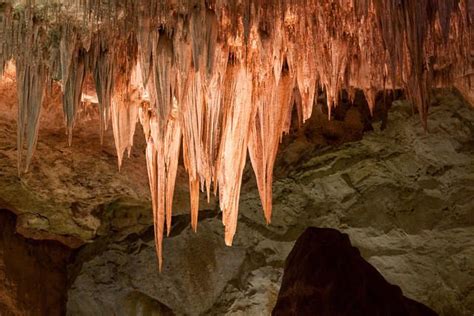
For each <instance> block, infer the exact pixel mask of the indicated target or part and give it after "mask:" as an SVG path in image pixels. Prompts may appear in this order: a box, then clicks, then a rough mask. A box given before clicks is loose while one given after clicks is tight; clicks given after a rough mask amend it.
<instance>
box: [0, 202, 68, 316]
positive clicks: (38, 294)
mask: <svg viewBox="0 0 474 316" xmlns="http://www.w3.org/2000/svg"><path fill="white" fill-rule="evenodd" d="M15 223H16V216H15V215H14V214H12V213H11V212H9V211H7V210H3V209H1V208H0V227H1V229H0V315H2V316H9V315H18V316H22V315H38V316H43V315H45V316H46V315H48V316H60V315H64V314H65V313H66V299H67V270H66V264H67V261H68V259H69V256H70V254H71V251H70V249H68V248H67V247H65V246H64V245H61V244H60V243H59V242H56V241H37V240H29V239H26V238H24V237H22V236H20V235H18V234H17V233H16V232H15Z"/></svg>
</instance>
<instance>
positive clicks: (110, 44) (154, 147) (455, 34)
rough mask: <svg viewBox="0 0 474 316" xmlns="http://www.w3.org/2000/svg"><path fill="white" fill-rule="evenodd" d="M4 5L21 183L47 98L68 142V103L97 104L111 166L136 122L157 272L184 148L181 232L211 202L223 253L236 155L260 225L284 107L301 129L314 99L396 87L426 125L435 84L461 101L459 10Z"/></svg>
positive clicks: (463, 41)
mask: <svg viewBox="0 0 474 316" xmlns="http://www.w3.org/2000/svg"><path fill="white" fill-rule="evenodd" d="M12 2H13V3H4V4H3V5H2V6H1V17H2V19H1V29H0V35H1V43H0V45H1V55H0V59H1V60H0V64H1V65H2V66H3V65H5V64H6V62H7V61H9V60H11V59H13V60H14V62H15V66H16V84H17V87H18V104H19V107H18V168H19V170H20V171H24V170H26V169H27V168H28V165H29V164H30V161H31V158H32V154H33V151H34V149H35V146H36V142H37V137H38V122H39V121H40V114H41V109H42V108H41V104H42V102H43V99H44V98H45V95H48V92H49V90H53V89H54V88H55V87H54V86H55V85H59V86H60V87H61V91H62V95H63V97H62V99H63V110H64V116H65V122H66V127H67V133H68V137H69V143H71V142H72V140H73V138H72V129H73V126H74V124H75V123H76V118H77V112H78V109H79V107H80V103H81V102H82V101H84V102H86V103H95V102H97V103H98V107H99V117H100V120H101V123H100V126H99V131H100V135H101V138H102V135H103V131H104V130H105V129H106V128H107V127H108V125H109V123H110V122H111V125H112V130H113V134H114V138H115V147H116V151H117V155H118V164H119V166H121V164H122V157H123V154H124V152H125V151H127V150H128V151H129V150H130V148H131V146H132V145H133V135H134V132H135V125H136V122H137V120H139V121H140V122H141V124H142V126H143V132H144V135H145V140H146V143H147V148H146V166H147V170H148V178H149V185H150V191H151V197H152V209H153V218H154V223H155V239H156V242H157V252H158V256H159V262H160V266H161V253H162V248H161V243H162V238H163V234H164V231H165V224H166V229H167V233H169V230H170V227H171V215H172V201H173V193H174V187H175V182H176V173H177V168H178V158H179V154H180V151H181V150H182V152H183V161H184V166H185V168H186V170H187V172H188V175H189V192H190V201H191V202H190V205H191V218H192V220H191V223H192V226H193V228H194V229H196V226H197V213H198V210H199V190H200V189H202V190H205V191H206V192H207V194H208V196H209V195H210V194H211V193H212V192H214V193H215V194H217V195H218V198H219V204H220V208H221V210H222V212H223V216H222V221H223V224H224V226H225V241H226V244H227V245H230V244H232V240H233V236H234V234H235V232H236V227H237V216H238V208H239V196H240V190H241V181H242V173H243V169H244V166H245V162H246V159H247V151H248V152H249V156H250V160H251V163H252V166H253V169H254V171H255V175H256V177H257V183H258V189H259V193H260V199H261V201H262V206H263V209H264V212H265V218H266V220H267V222H269V221H270V218H271V211H272V189H271V185H272V179H273V165H274V162H275V157H276V152H277V150H278V146H279V143H280V139H281V137H282V134H284V133H285V132H287V131H288V130H289V128H290V122H291V114H292V113H293V108H294V107H295V108H296V112H297V114H298V121H299V122H300V123H302V122H304V121H305V120H306V119H308V118H309V117H310V116H311V111H312V108H313V103H314V98H315V97H316V95H317V91H319V88H322V89H323V90H324V91H325V93H326V96H327V106H328V116H329V118H331V116H332V115H333V113H332V112H333V109H334V107H336V106H337V104H338V103H339V98H340V97H339V95H340V93H341V91H342V90H346V91H348V92H349V94H350V95H351V96H353V95H354V91H355V89H356V88H358V89H361V90H363V91H364V94H365V97H366V99H367V101H368V103H369V107H370V110H371V111H374V110H375V109H374V107H375V96H376V93H377V92H378V91H380V90H384V89H394V88H403V89H404V90H405V92H406V94H407V96H408V97H409V99H410V100H411V101H412V102H413V104H415V105H416V106H417V108H418V112H419V114H420V117H421V121H422V122H423V124H424V126H425V127H426V120H427V112H428V104H429V90H430V88H431V87H432V86H456V87H458V88H459V90H460V91H461V92H463V93H464V94H465V95H466V96H467V97H468V98H472V84H471V81H472V77H473V58H472V51H473V47H472V45H473V42H474V40H473V36H474V35H473V31H472V28H473V25H472V19H473V15H474V14H473V10H474V8H473V7H472V3H471V1H468V0H436V1H435V0H433V1H431V0H421V1H398V0H390V1H382V0H363V1H355V0H339V1H334V2H328V1H323V0H313V1H284V0H281V1H258V0H255V1H250V0H248V1H239V2H238V1H230V0H229V1H218V0H216V1H207V2H205V3H204V1H171V0H166V1H156V0H141V1H116V2H113V3H112V2H108V4H104V3H103V2H102V1H93V0H88V1H72V0H64V1H56V2H54V4H53V3H52V2H44V3H40V4H38V5H37V6H36V7H31V6H30V3H29V1H27V4H26V6H22V5H21V4H18V3H17V1H12ZM52 81H53V82H54V84H52V83H51V82H52ZM51 86H53V87H51ZM56 89H57V87H56ZM181 148H182V149H181ZM25 152H26V154H25Z"/></svg>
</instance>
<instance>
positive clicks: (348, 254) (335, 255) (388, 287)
mask: <svg viewBox="0 0 474 316" xmlns="http://www.w3.org/2000/svg"><path fill="white" fill-rule="evenodd" d="M272 315H275V316H278V315H282V316H283V315H328V316H329V315H347V316H349V315H387V316H389V315H407V316H409V315H413V316H414V315H426V316H435V315H437V314H436V313H435V312H434V311H432V310H431V309H430V308H428V307H426V306H424V305H423V304H420V303H418V302H416V301H413V300H410V299H408V298H406V297H404V296H403V294H402V291H401V290H400V288H399V287H398V286H396V285H392V284H390V283H388V282H387V281H386V280H385V279H384V278H383V276H382V275H381V274H380V273H379V272H378V271H377V270H376V269H375V268H374V267H373V266H371V265H370V264H369V263H368V262H367V261H365V260H364V259H363V258H362V257H361V255H360V252H359V250H358V249H357V248H355V247H353V246H352V245H351V242H350V240H349V237H348V236H347V235H346V234H341V233H340V232H339V231H337V230H335V229H331V228H316V227H309V228H307V229H306V230H305V231H304V233H303V234H302V235H301V236H300V237H299V238H298V240H297V241H296V243H295V246H294V247H293V249H292V250H291V252H290V254H289V255H288V258H287V259H286V262H285V271H284V273H283V281H282V284H281V288H280V293H279V294H278V300H277V303H276V306H275V308H274V309H273V312H272Z"/></svg>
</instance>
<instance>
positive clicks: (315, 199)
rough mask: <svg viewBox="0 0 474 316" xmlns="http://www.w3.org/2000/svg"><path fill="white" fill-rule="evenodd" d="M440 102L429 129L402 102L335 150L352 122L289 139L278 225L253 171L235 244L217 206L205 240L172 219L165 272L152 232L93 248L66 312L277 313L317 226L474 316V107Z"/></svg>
mask: <svg viewBox="0 0 474 316" xmlns="http://www.w3.org/2000/svg"><path fill="white" fill-rule="evenodd" d="M434 101H435V102H434V103H433V106H432V112H431V114H430V121H429V124H430V126H431V128H430V131H429V133H426V132H425V131H423V128H422V127H421V126H420V125H419V122H418V119H417V117H416V116H413V114H412V109H411V107H410V105H409V104H407V103H405V102H400V101H397V102H395V103H394V105H393V106H392V109H391V111H390V113H389V119H388V122H387V128H386V129H385V130H383V131H381V130H380V127H381V125H382V123H381V122H379V123H375V124H373V127H374V131H373V132H370V133H367V134H365V135H364V137H363V138H362V139H361V140H359V141H355V142H349V143H339V145H338V146H336V147H334V146H329V145H331V142H332V141H334V140H335V139H337V137H336V136H335V135H346V136H347V135H349V131H351V128H350V126H352V125H343V124H342V121H335V125H331V126H330V127H329V126H325V127H317V126H318V124H317V120H316V121H314V122H313V124H312V125H311V124H309V125H308V127H306V128H304V129H303V130H301V131H300V132H298V133H294V134H293V135H292V136H291V137H289V138H287V139H285V141H284V145H283V148H282V151H281V153H280V155H279V158H278V160H277V161H278V162H277V166H276V170H275V172H276V175H277V179H276V180H275V182H274V190H275V195H274V205H275V212H274V217H273V221H272V224H270V225H268V226H267V225H265V221H264V218H263V215H262V214H261V206H260V202H259V196H258V192H257V190H256V184H255V180H254V178H253V175H252V173H251V170H247V171H246V173H245V177H244V186H243V192H242V197H241V201H240V202H241V210H242V212H241V214H240V215H239V228H238V233H237V235H236V240H235V244H234V245H233V246H232V247H225V246H224V244H223V241H222V238H223V232H222V229H221V228H222V222H221V215H220V212H219V211H218V209H217V208H216V207H215V206H214V207H209V209H207V210H205V209H203V210H201V211H200V220H199V229H198V232H197V233H194V232H193V231H192V228H191V227H190V218H189V216H187V215H179V216H175V217H173V223H174V226H173V229H172V234H171V236H170V237H169V238H165V239H164V258H165V260H164V265H163V272H162V273H161V274H159V273H156V271H157V266H156V260H154V258H155V257H154V252H155V249H154V242H153V235H152V230H151V228H150V230H148V231H147V232H144V233H138V234H137V233H135V234H130V235H129V237H127V238H124V236H123V235H121V234H115V233H113V232H112V233H111V234H109V235H108V236H107V237H106V238H102V239H100V240H98V241H97V243H93V244H92V245H89V246H86V247H84V248H83V249H82V250H81V251H80V252H79V255H78V257H77V258H78V259H77V261H76V262H75V263H74V264H73V265H72V266H71V270H72V271H74V281H72V286H71V288H70V289H69V294H68V295H69V301H68V313H69V314H70V315H89V314H91V313H92V314H110V313H117V314H118V315H120V314H121V313H124V311H126V310H128V309H129V308H130V306H131V305H134V304H135V305H138V306H140V304H143V303H141V301H139V300H135V299H133V297H134V296H136V295H137V293H139V294H138V296H139V297H146V299H147V301H151V302H153V304H155V305H156V306H159V308H158V309H157V310H160V309H161V308H163V307H162V306H163V305H164V306H167V307H168V308H170V309H171V310H172V311H173V312H174V313H176V314H191V315H197V314H202V315H222V314H228V315H262V314H269V313H270V312H271V310H272V309H273V307H274V305H275V302H276V299H277V295H278V290H279V287H280V284H281V278H282V274H283V267H284V261H285V258H286V257H287V255H288V253H289V252H290V250H291V248H292V247H293V245H294V242H295V240H296V239H297V238H298V236H299V235H300V234H301V233H302V232H303V231H304V229H305V228H306V227H307V226H310V225H311V226H317V227H332V228H337V229H339V230H341V231H343V232H345V233H347V234H348V235H349V237H350V238H351V240H352V243H353V244H354V246H356V247H358V248H359V249H360V251H361V254H362V256H363V257H364V258H365V259H366V260H367V261H368V262H369V263H370V264H372V265H373V266H374V267H375V268H376V269H377V270H378V271H379V272H380V273H381V274H382V275H383V276H384V277H385V278H386V279H387V281H388V282H390V283H392V284H397V285H399V286H400V287H401V289H402V291H403V293H404V294H405V295H406V296H407V297H408V298H410V299H414V300H417V301H419V302H421V303H423V304H426V305H427V306H429V307H430V308H432V309H433V310H435V311H436V312H437V313H439V314H440V315H446V316H448V315H449V316H451V315H470V314H472V312H473V310H474V300H473V297H474V296H473V295H474V293H473V289H472V286H471V285H472V284H474V273H473V271H474V222H473V219H474V201H473V200H472V195H473V193H474V191H473V185H472V184H473V183H474V182H473V181H474V178H473V174H474V155H473V154H474V144H473V142H472V139H473V135H474V128H473V125H472V122H473V121H474V110H473V109H472V108H470V107H469V106H468V105H467V104H466V103H464V102H463V101H462V99H461V98H459V97H458V96H457V95H456V94H451V93H448V94H445V95H440V96H438V97H436V98H435V100H434ZM348 113H350V112H349V111H348ZM350 115H352V114H350ZM339 124H341V125H339ZM341 131H345V132H346V133H345V134H344V133H341ZM323 134H326V135H332V137H329V138H328V139H326V138H325V137H323V136H322V135H323ZM131 212H132V211H131ZM131 212H130V213H131ZM121 214H123V215H122V216H125V214H127V210H126V208H124V209H123V210H122V211H121ZM117 220H118V221H120V220H121V217H119V218H117ZM149 225H150V227H151V222H150V223H149ZM84 302H85V303H84ZM135 305H134V306H135ZM146 306H149V305H146Z"/></svg>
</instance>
